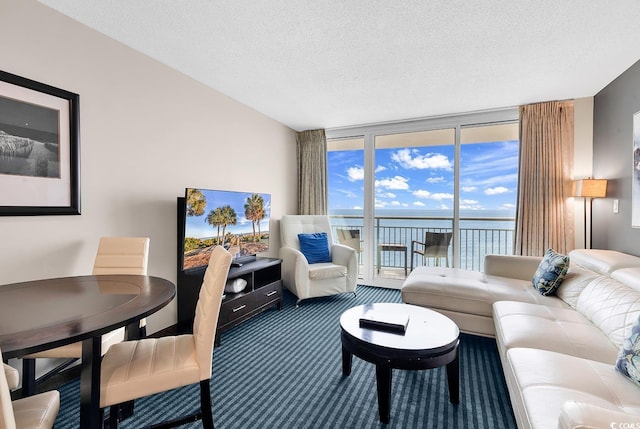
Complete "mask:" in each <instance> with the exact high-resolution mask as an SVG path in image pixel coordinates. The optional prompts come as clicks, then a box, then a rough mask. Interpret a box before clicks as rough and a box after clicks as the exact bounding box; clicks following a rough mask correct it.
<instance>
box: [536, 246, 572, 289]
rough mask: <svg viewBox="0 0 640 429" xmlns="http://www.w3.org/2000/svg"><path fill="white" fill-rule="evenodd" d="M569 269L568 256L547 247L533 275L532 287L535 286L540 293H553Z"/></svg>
mask: <svg viewBox="0 0 640 429" xmlns="http://www.w3.org/2000/svg"><path fill="white" fill-rule="evenodd" d="M568 269H569V257H568V256H566V255H562V254H560V253H557V252H556V251H555V250H553V249H548V250H547V251H546V252H545V254H544V258H542V261H540V265H538V269H537V270H536V273H535V274H534V275H533V279H532V282H533V287H535V288H536V289H537V290H538V292H540V294H541V295H544V296H548V295H554V294H555V293H556V290H557V289H558V287H559V286H560V284H561V283H562V281H563V280H564V277H565V276H566V275H567V270H568Z"/></svg>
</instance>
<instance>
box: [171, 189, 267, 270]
mask: <svg viewBox="0 0 640 429" xmlns="http://www.w3.org/2000/svg"><path fill="white" fill-rule="evenodd" d="M179 201H180V199H179ZM183 204H184V210H183V213H184V215H183V225H184V234H183V237H182V239H183V240H182V246H183V255H182V269H183V270H188V269H192V268H199V267H204V266H206V265H208V264H209V258H210V256H211V251H212V250H213V248H214V247H215V246H217V245H221V246H224V248H225V249H227V250H228V251H229V252H230V253H231V255H232V256H233V262H232V265H235V266H239V265H242V264H244V263H247V262H250V261H253V260H255V258H256V254H258V253H263V252H267V251H268V250H269V214H270V210H271V195H269V194H264V193H256V192H236V191H224V190H216V189H201V188H186V189H185V196H184V200H183Z"/></svg>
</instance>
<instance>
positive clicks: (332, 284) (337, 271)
mask: <svg viewBox="0 0 640 429" xmlns="http://www.w3.org/2000/svg"><path fill="white" fill-rule="evenodd" d="M318 232H325V233H326V234H327V238H328V246H329V253H330V257H331V262H321V263H314V264H310V263H309V262H308V261H307V258H306V257H305V256H304V255H303V254H302V252H301V251H300V241H299V240H298V234H311V233H318ZM280 240H281V241H280V242H281V246H282V247H281V248H280V258H281V259H282V281H283V283H284V285H285V287H286V288H287V289H289V290H290V291H291V292H292V293H293V294H294V295H295V296H296V297H298V302H297V304H299V303H300V301H302V300H303V299H307V298H314V297H320V296H329V295H337V294H340V293H345V292H352V293H353V294H354V295H355V290H356V280H357V277H358V258H357V254H356V251H355V250H354V249H352V248H351V247H349V246H345V245H343V244H335V243H333V235H332V233H331V225H330V223H329V217H328V216H323V215H284V216H282V219H281V220H280Z"/></svg>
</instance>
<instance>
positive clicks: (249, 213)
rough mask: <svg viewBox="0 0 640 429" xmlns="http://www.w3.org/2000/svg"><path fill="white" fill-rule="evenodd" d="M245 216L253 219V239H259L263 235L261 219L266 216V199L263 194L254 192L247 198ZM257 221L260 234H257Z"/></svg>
mask: <svg viewBox="0 0 640 429" xmlns="http://www.w3.org/2000/svg"><path fill="white" fill-rule="evenodd" d="M244 216H245V217H246V218H247V219H249V220H250V221H251V226H252V228H253V241H254V242H256V241H258V239H259V238H260V237H262V234H261V232H260V221H261V220H262V219H264V217H265V211H264V199H263V198H262V196H261V195H259V194H253V195H251V196H250V197H248V198H247V202H246V203H245V205H244ZM256 223H257V224H258V235H256Z"/></svg>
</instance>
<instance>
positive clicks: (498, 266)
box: [484, 255, 542, 280]
mask: <svg viewBox="0 0 640 429" xmlns="http://www.w3.org/2000/svg"><path fill="white" fill-rule="evenodd" d="M540 261H542V257H538V256H514V255H486V256H485V257H484V273H485V274H487V275H490V276H500V277H507V278H511V279H519V280H531V279H532V278H533V275H534V274H535V273H536V269H537V268H538V265H540Z"/></svg>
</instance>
